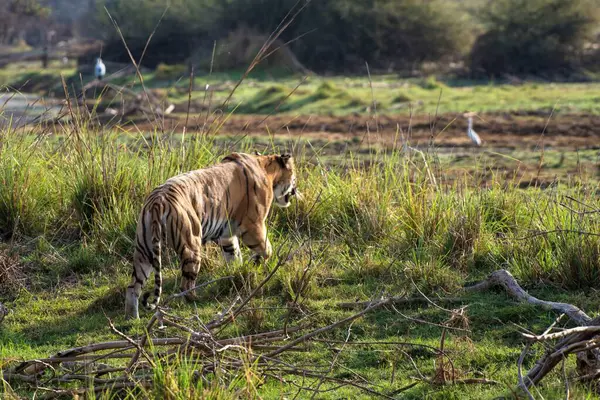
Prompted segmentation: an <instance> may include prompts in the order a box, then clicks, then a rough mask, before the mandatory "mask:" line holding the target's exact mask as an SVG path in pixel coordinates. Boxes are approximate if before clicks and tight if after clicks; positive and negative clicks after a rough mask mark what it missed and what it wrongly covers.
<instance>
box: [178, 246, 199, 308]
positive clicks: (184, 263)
mask: <svg viewBox="0 0 600 400" xmlns="http://www.w3.org/2000/svg"><path fill="white" fill-rule="evenodd" d="M201 246H202V240H201V239H200V238H196V237H194V238H192V240H191V241H190V243H188V244H185V245H183V246H182V247H183V248H182V250H181V252H180V254H179V258H180V260H181V276H182V282H181V291H182V292H185V291H188V292H187V293H186V294H185V298H186V299H188V300H190V301H191V300H195V299H196V294H195V292H194V291H193V290H191V289H193V288H194V287H195V286H196V278H197V277H198V272H199V271H200V254H201Z"/></svg>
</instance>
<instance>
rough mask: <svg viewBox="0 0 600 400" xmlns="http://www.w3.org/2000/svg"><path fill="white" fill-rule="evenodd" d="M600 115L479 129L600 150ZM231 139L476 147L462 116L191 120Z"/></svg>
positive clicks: (486, 134) (508, 141)
mask: <svg viewBox="0 0 600 400" xmlns="http://www.w3.org/2000/svg"><path fill="white" fill-rule="evenodd" d="M160 124H161V125H163V126H162V128H163V129H165V130H172V129H176V130H180V129H183V126H184V124H185V117H172V118H170V119H167V120H164V121H160ZM136 126H137V129H141V130H149V129H151V127H152V126H155V123H153V122H150V121H137V122H136ZM599 126H600V115H589V114H583V115H582V114H564V115H563V114H559V115H554V116H552V117H549V116H548V115H540V113H498V114H491V113H490V114H481V115H479V116H478V117H476V118H475V119H474V129H475V130H476V131H477V133H478V134H479V135H480V136H481V138H482V140H483V142H484V146H486V147H502V148H507V149H528V148H536V147H539V146H540V145H542V144H543V145H545V146H550V147H556V148H579V149H582V148H594V147H598V146H599V145H600V129H599V128H598V127H599ZM202 130H204V131H205V132H209V133H214V132H217V131H218V133H219V134H230V135H239V134H246V135H268V134H272V135H290V136H292V137H293V138H298V137H303V138H307V139H313V138H318V139H325V140H361V141H370V142H371V143H381V144H383V145H384V146H391V145H393V144H394V143H402V140H403V138H409V139H410V143H411V144H412V145H416V146H420V145H425V144H427V143H429V142H430V141H431V140H433V143H434V144H435V146H436V147H467V146H472V144H471V142H470V141H469V139H468V137H467V134H466V132H467V121H466V118H464V117H463V116H462V115H461V114H443V115H440V116H438V117H437V118H434V117H433V116H432V117H428V116H413V117H409V116H405V115H396V116H392V115H378V116H362V115H360V116H359V115H349V116H322V115H313V116H309V115H301V116H292V115H271V116H267V115H231V116H219V117H215V116H214V115H213V116H208V117H206V115H190V117H189V120H188V124H187V129H186V131H187V132H195V131H196V132H197V131H202Z"/></svg>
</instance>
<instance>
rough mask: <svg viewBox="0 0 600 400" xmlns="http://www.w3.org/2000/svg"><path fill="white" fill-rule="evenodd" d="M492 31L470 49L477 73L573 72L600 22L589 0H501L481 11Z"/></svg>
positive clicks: (472, 65)
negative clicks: (586, 43) (590, 35)
mask: <svg viewBox="0 0 600 400" xmlns="http://www.w3.org/2000/svg"><path fill="white" fill-rule="evenodd" d="M480 19H481V21H482V23H483V24H484V25H485V26H486V28H487V31H486V32H485V33H484V34H483V35H481V36H480V37H479V38H478V39H477V40H476V42H475V44H474V46H473V49H472V51H471V69H472V71H473V72H475V73H484V74H487V75H496V74H505V73H508V74H516V75H523V74H543V73H568V72H569V71H571V70H572V69H573V68H574V67H576V66H577V63H578V57H579V55H580V53H581V52H582V51H583V48H584V45H585V42H586V39H588V37H589V34H590V33H592V30H593V29H594V28H595V26H596V24H597V22H598V12H597V11H596V6H595V3H594V2H592V1H590V0H572V1H563V0H499V1H494V2H491V3H490V6H489V7H485V8H483V9H482V11H481V12H480Z"/></svg>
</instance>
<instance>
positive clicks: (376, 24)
mask: <svg viewBox="0 0 600 400" xmlns="http://www.w3.org/2000/svg"><path fill="white" fill-rule="evenodd" d="M599 3H600V2H599V1H598V0H569V1H564V0H497V1H487V0H452V1H446V0H335V1H333V0H326V1H312V2H307V1H306V0H300V1H297V0H76V1H72V0H5V1H3V2H2V4H0V13H1V14H2V15H3V18H2V20H1V21H0V46H2V45H4V46H15V45H19V44H20V45H22V46H32V47H41V46H44V45H54V44H56V43H59V42H61V41H63V42H64V41H69V40H77V39H85V38H88V39H89V38H93V39H101V40H102V41H103V50H102V53H103V58H104V59H105V60H107V61H113V62H129V61H130V60H129V55H128V54H127V51H126V50H125V48H124V46H123V43H122V41H121V38H120V37H119V34H118V32H117V30H116V29H115V27H114V25H113V23H112V21H111V20H110V17H109V13H110V15H111V16H112V18H113V19H114V20H115V21H116V23H117V24H118V26H119V27H120V29H121V32H122V33H123V36H124V38H125V40H126V42H127V44H128V46H129V47H130V49H131V51H132V54H133V55H134V57H136V59H138V60H139V59H140V57H141V55H142V53H144V49H145V48H146V51H145V53H144V57H143V60H142V65H144V66H145V67H149V68H154V67H156V66H157V65H158V64H159V63H161V62H162V63H165V64H185V65H187V66H188V67H190V66H192V65H193V66H194V68H195V69H196V70H198V71H202V70H208V69H209V68H210V65H211V59H212V54H213V51H214V52H215V59H214V65H213V67H215V68H218V69H219V70H221V71H224V70H228V69H236V68H244V67H246V66H247V65H248V63H249V62H250V61H251V60H252V58H253V57H254V55H255V54H256V52H257V51H258V49H259V48H260V47H261V46H262V44H263V43H264V41H265V39H266V38H267V37H268V36H269V35H270V34H271V33H272V32H273V31H275V30H276V28H277V27H278V25H279V24H280V22H281V21H282V20H284V18H285V17H286V15H288V13H290V12H291V13H292V14H294V12H295V11H298V10H299V9H300V8H303V9H302V12H300V13H299V14H298V15H297V17H296V18H295V19H294V20H293V22H292V23H291V24H290V26H289V27H287V29H286V30H285V31H284V32H283V34H282V35H281V37H280V40H278V42H276V43H275V44H274V45H273V47H274V48H275V47H279V46H281V45H283V44H285V43H287V46H286V48H287V49H289V50H286V51H284V52H278V53H277V56H274V57H273V59H271V60H269V66H271V67H278V66H279V67H283V68H292V69H297V68H303V69H304V68H305V69H309V70H311V71H314V72H316V73H319V74H340V73H345V74H364V73H365V72H366V66H365V64H366V63H368V65H369V68H370V69H371V71H374V72H386V73H387V72H394V73H399V74H402V75H404V76H406V75H415V74H423V72H424V71H426V72H427V73H432V72H433V73H436V74H442V75H443V74H446V75H447V74H454V75H457V76H460V77H466V78H484V77H494V78H503V77H506V76H539V77H544V78H549V79H570V80H573V79H576V80H581V79H584V78H590V77H592V76H594V74H595V73H596V72H597V71H598V65H599V63H598V62H597V61H598V60H599V59H600V50H599V43H600V42H599V40H600V39H599V35H598V33H599V30H598V22H600V17H599V13H598V6H599V5H600V4H599ZM4 16H6V17H4ZM159 21H160V24H159V25H158V27H157V28H156V31H155V33H154V35H153V36H152V40H151V41H150V42H149V43H148V38H149V36H150V34H151V32H152V31H153V30H154V29H155V27H156V26H157V24H158V23H159ZM49 32H51V33H50V34H49ZM215 43H216V46H215Z"/></svg>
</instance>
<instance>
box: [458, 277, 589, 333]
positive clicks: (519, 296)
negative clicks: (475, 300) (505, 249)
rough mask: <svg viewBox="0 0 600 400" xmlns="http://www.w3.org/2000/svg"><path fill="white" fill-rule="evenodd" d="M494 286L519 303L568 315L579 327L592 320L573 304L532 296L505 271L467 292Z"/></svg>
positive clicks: (471, 287)
mask: <svg viewBox="0 0 600 400" xmlns="http://www.w3.org/2000/svg"><path fill="white" fill-rule="evenodd" d="M493 286H502V287H503V288H504V289H505V290H506V292H507V293H508V294H509V295H510V296H511V297H512V298H514V299H515V300H517V301H520V302H523V303H530V304H533V305H536V306H540V307H542V308H543V309H544V310H554V311H559V312H561V313H563V314H566V315H567V316H568V317H569V318H571V319H572V320H573V321H574V322H575V323H577V324H579V325H588V324H589V322H590V321H591V318H590V317H589V316H588V315H587V314H586V313H584V312H583V311H582V310H581V309H580V308H578V307H575V306H574V305H572V304H568V303H556V302H553V301H545V300H540V299H538V298H536V297H533V296H531V295H530V294H529V293H527V292H526V291H525V290H523V288H522V287H521V286H520V285H519V284H518V283H517V281H516V279H515V278H514V276H512V274H511V273H510V272H508V271H507V270H505V269H501V270H498V271H495V272H492V273H491V274H490V275H489V276H488V277H487V279H485V280H484V281H482V282H479V283H477V284H475V285H472V286H468V287H466V288H465V290H466V291H468V292H481V291H485V290H488V289H489V288H491V287H493Z"/></svg>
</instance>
